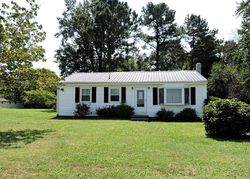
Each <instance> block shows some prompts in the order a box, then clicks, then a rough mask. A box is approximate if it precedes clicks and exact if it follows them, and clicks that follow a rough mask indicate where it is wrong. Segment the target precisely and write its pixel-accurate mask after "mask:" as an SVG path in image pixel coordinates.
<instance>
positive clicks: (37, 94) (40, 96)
mask: <svg viewBox="0 0 250 179" xmlns="http://www.w3.org/2000/svg"><path fill="white" fill-rule="evenodd" d="M21 101H22V103H23V105H24V107H26V108H53V107H55V104H56V95H55V94H54V93H51V92H49V91H46V90H31V91H25V92H24V94H23V95H22V98H21Z"/></svg>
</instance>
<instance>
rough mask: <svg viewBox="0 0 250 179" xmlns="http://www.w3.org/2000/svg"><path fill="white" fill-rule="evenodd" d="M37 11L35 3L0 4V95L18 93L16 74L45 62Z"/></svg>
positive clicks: (42, 33)
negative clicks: (37, 63)
mask: <svg viewBox="0 0 250 179" xmlns="http://www.w3.org/2000/svg"><path fill="white" fill-rule="evenodd" d="M38 9H39V7H38V5H37V4H36V2H35V1H34V0H26V5H24V6H20V5H18V4H17V3H16V2H14V1H11V2H10V3H1V5H0V76H1V79H0V93H6V92H8V93H15V91H14V88H12V86H15V84H16V83H17V82H18V78H19V77H18V76H15V74H16V72H17V71H18V70H19V69H21V68H29V67H32V62H35V61H38V60H44V49H43V47H42V46H41V42H42V41H43V40H44V39H45V32H43V30H42V26H41V25H40V24H39V23H38V22H36V21H35V17H36V16H37V11H38Z"/></svg>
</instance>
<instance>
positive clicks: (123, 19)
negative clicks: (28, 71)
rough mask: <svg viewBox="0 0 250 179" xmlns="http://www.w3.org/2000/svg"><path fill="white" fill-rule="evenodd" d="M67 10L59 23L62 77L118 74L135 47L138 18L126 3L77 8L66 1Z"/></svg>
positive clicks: (107, 1)
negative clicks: (126, 57) (134, 33)
mask: <svg viewBox="0 0 250 179" xmlns="http://www.w3.org/2000/svg"><path fill="white" fill-rule="evenodd" d="M65 4H66V7H67V10H66V11H65V12H64V13H63V16H62V17H61V18H58V20H59V32H58V33H57V34H56V37H61V39H62V41H61V46H60V48H59V49H58V50H57V52H56V58H57V62H58V63H59V68H60V69H61V75H62V76H67V75H70V74H71V73H73V72H88V71H94V72H95V71H100V72H101V71H115V70H117V69H119V67H120V64H121V63H123V61H120V60H123V59H125V58H120V57H121V56H123V57H124V56H126V54H128V53H129V51H130V48H132V47H133V42H129V40H128V39H129V38H130V37H131V34H133V32H134V30H135V29H136V19H137V14H136V13H135V12H134V11H132V10H131V8H129V6H128V5H127V3H126V2H120V1H119V0H90V1H83V2H82V3H79V4H76V1H75V0H65Z"/></svg>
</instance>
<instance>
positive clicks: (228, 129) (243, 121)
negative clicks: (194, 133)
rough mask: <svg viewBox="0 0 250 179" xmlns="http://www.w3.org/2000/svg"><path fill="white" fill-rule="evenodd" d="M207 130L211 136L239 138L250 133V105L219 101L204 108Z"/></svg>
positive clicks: (228, 100)
mask: <svg viewBox="0 0 250 179" xmlns="http://www.w3.org/2000/svg"><path fill="white" fill-rule="evenodd" d="M203 120H204V124H205V130H206V132H207V134H208V135H211V136H218V137H220V136H223V137H237V136H242V135H246V134H247V133H248V132H250V105H248V104H246V103H244V102H241V101H238V100H237V99H218V100H215V101H211V102H210V103H209V104H208V105H206V106H205V107H204V110H203Z"/></svg>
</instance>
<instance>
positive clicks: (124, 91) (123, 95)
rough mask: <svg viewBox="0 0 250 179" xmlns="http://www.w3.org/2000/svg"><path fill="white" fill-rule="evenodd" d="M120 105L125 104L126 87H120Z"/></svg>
mask: <svg viewBox="0 0 250 179" xmlns="http://www.w3.org/2000/svg"><path fill="white" fill-rule="evenodd" d="M122 103H126V87H122Z"/></svg>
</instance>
